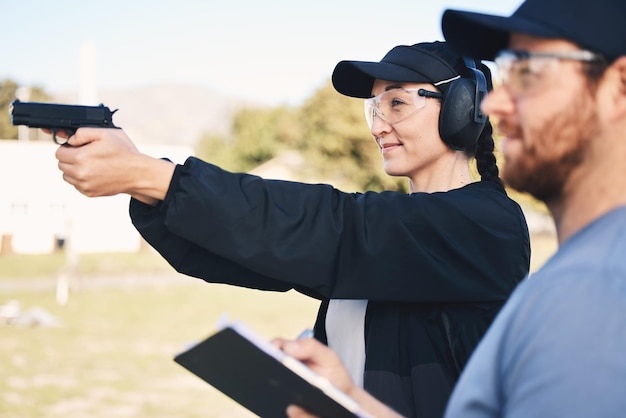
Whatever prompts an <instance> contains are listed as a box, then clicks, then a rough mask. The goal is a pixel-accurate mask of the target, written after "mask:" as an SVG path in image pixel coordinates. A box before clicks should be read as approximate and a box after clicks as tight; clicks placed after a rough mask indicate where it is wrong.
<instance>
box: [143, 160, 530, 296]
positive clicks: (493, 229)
mask: <svg viewBox="0 0 626 418" xmlns="http://www.w3.org/2000/svg"><path fill="white" fill-rule="evenodd" d="M481 183H486V182H481ZM477 184H478V183H477ZM498 188H499V189H498ZM131 216H132V217H133V222H134V224H135V226H136V227H137V228H138V229H139V230H140V232H142V234H144V237H146V239H147V240H148V242H149V243H150V244H151V245H153V246H154V247H155V248H156V249H157V250H158V251H159V252H160V253H161V254H162V255H163V256H164V257H165V258H166V259H168V261H170V263H172V265H174V266H175V267H176V268H177V270H179V271H181V272H183V273H185V274H190V275H196V276H202V277H203V278H204V279H205V280H209V281H212V280H213V279H212V278H211V277H205V276H206V274H207V271H211V270H212V269H213V268H215V265H217V266H219V268H221V269H224V268H225V267H224V266H225V265H226V264H228V265H229V267H228V268H229V269H232V271H229V274H231V275H232V277H234V279H233V281H234V282H236V281H237V280H239V279H237V277H240V280H241V283H239V284H240V285H244V286H252V287H258V288H265V287H271V286H270V285H273V286H275V287H281V286H280V285H279V284H278V283H283V284H284V285H285V286H286V287H287V288H291V287H295V288H298V289H304V290H305V292H309V293H312V294H316V295H320V296H322V297H332V298H358V299H370V300H372V299H379V300H401V301H431V302H436V301H455V300H459V301H461V300H462V301H467V300H500V299H501V298H506V296H507V295H508V294H510V291H511V290H512V288H513V287H514V286H515V284H516V283H517V282H518V281H519V280H520V279H521V278H522V277H523V276H524V275H525V273H526V272H527V270H528V260H527V259H528V258H529V250H528V231H527V229H526V224H525V221H524V218H523V215H522V214H521V210H519V207H517V205H515V204H514V203H513V202H512V201H510V200H509V199H508V198H507V197H506V194H505V193H504V190H503V189H502V188H501V187H500V186H497V185H495V184H494V185H493V186H489V187H474V188H467V190H464V189H459V191H456V192H455V193H452V192H446V193H433V194H425V193H416V194H412V195H405V194H402V193H396V192H384V193H365V194H359V193H354V194H351V193H343V192H340V191H338V190H336V189H334V188H332V187H331V186H328V185H321V184H319V185H312V184H302V183H293V182H286V181H272V180H264V179H261V178H259V177H256V176H252V175H248V174H237V173H229V172H227V171H224V170H221V169H220V168H218V167H216V166H213V165H211V164H208V163H205V162H203V161H201V160H198V159H196V158H189V159H188V160H187V161H186V162H185V164H184V165H179V166H177V167H176V170H175V173H174V176H173V178H172V182H171V184H170V188H169V191H168V194H167V196H166V198H165V200H164V201H163V202H162V204H161V205H160V207H159V208H158V209H155V214H153V215H152V216H153V217H154V218H155V219H153V220H152V222H157V223H158V225H159V228H160V230H161V231H162V233H163V234H162V236H161V235H159V234H146V233H145V231H146V229H147V228H146V226H145V225H146V222H147V224H149V223H150V222H151V221H150V220H149V219H150V216H148V217H147V218H148V220H146V219H140V218H143V217H142V216H139V212H138V211H136V210H134V209H133V208H132V207H131ZM524 234H525V235H526V236H525V237H524ZM168 237H170V238H168ZM171 237H176V239H175V241H178V242H179V243H178V244H173V243H171V242H168V241H169V239H171ZM525 245H526V248H524V246H525ZM525 258H526V260H525ZM524 263H526V266H525V267H524V266H523V264H524ZM235 266H236V267H235ZM238 269H241V270H238ZM255 274H256V277H255V276H254V275H255ZM257 279H258V280H259V282H258V283H262V284H260V285H259V286H256V285H255V283H257V282H256V281H257ZM232 284H238V283H232Z"/></svg>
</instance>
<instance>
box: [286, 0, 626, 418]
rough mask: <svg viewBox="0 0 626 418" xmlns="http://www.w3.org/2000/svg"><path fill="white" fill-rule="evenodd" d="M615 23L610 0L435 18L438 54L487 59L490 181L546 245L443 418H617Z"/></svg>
mask: <svg viewBox="0 0 626 418" xmlns="http://www.w3.org/2000/svg"><path fill="white" fill-rule="evenodd" d="M625 17H626V2H624V1H623V0H596V1H589V0H527V1H526V2H524V3H523V4H522V5H521V6H520V7H519V9H518V10H517V11H516V12H515V13H514V14H513V15H512V16H510V17H499V16H490V15H484V14H478V13H470V12H462V11H452V10H448V11H446V12H445V14H444V16H443V23H442V26H443V33H444V35H445V37H446V40H447V41H448V43H449V44H450V45H452V46H453V47H454V48H456V49H457V50H459V52H461V53H463V54H466V55H469V56H472V57H474V58H480V59H485V60H495V62H496V65H497V67H498V73H499V75H500V77H501V86H500V88H497V89H496V90H494V91H493V92H492V93H490V94H489V95H488V96H487V97H486V98H485V100H484V101H483V104H482V107H483V111H484V112H485V113H487V114H489V115H490V116H491V117H492V119H494V120H497V121H498V128H499V130H500V132H501V133H502V134H503V135H504V136H505V138H504V140H503V142H502V148H501V150H502V153H503V155H504V158H505V164H504V170H503V178H504V180H505V182H506V183H507V184H508V185H509V186H510V187H513V188H515V189H517V190H520V191H523V192H528V193H530V194H532V195H533V196H535V197H536V198H538V199H540V200H542V201H543V202H545V203H546V205H547V207H548V208H549V210H550V212H551V215H552V217H553V218H554V222H555V225H556V229H557V234H558V240H559V245H560V248H559V251H558V252H557V253H556V254H555V255H554V256H553V257H552V258H551V259H550V260H549V261H548V262H547V263H546V264H545V265H544V266H543V267H542V268H541V270H540V271H538V272H536V273H535V274H533V276H532V277H531V278H530V279H529V280H526V281H525V282H523V283H522V284H521V285H520V286H518V288H517V289H516V291H515V292H514V293H513V295H512V296H511V298H510V299H509V301H508V302H507V304H506V305H505V307H504V308H503V309H502V311H501V312H500V313H499V315H498V317H497V318H496V320H495V322H494V323H493V324H492V326H491V327H490V329H489V331H488V332H487V334H486V335H485V337H484V338H483V340H482V342H481V343H480V344H479V346H478V348H477V349H476V351H475V352H474V354H473V356H472V358H471V359H470V361H469V363H468V365H467V367H466V368H465V370H464V372H463V374H462V375H461V378H460V380H459V382H458V383H457V386H456V388H455V391H454V393H453V395H452V397H451V399H450V402H449V403H448V408H447V412H446V416H447V417H496V416H497V417H500V416H507V417H524V418H526V417H613V416H624V414H626V412H625V411H626V392H625V387H626V386H625V385H626V358H625V357H624V354H623V350H624V347H626V308H625V307H626V24H624V18H625ZM294 344H295V345H296V346H294V345H292V343H289V344H283V345H285V348H286V351H287V352H290V353H292V354H294V355H297V356H299V357H300V358H302V359H303V360H305V361H307V362H309V364H311V365H312V366H314V367H317V366H316V364H315V360H316V359H317V357H316V356H314V355H313V354H312V353H314V352H315V350H312V349H310V347H309V349H308V351H306V352H305V353H304V354H303V353H300V352H299V351H298V350H301V349H303V348H302V347H299V346H297V344H299V343H298V342H296V343H294ZM305 348H306V347H305ZM320 350H322V351H323V349H320ZM325 355H328V353H326V354H325ZM319 361H320V362H321V361H322V359H319ZM343 388H344V390H348V391H349V392H350V391H351V389H350V385H347V386H346V385H345V382H344V386H343ZM359 396H361V395H359ZM301 412H302V411H298V410H294V409H293V408H292V409H291V410H290V413H291V414H292V415H291V416H293V417H296V416H305V415H300V414H301ZM381 416H383V415H381Z"/></svg>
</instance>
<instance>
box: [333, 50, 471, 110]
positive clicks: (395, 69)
mask: <svg viewBox="0 0 626 418" xmlns="http://www.w3.org/2000/svg"><path fill="white" fill-rule="evenodd" d="M442 50H448V51H450V52H451V53H452V54H453V55H454V56H457V55H456V53H454V52H453V51H452V49H450V47H449V46H448V45H447V44H446V43H445V42H440V41H436V42H424V43H419V44H415V45H399V46H396V47H394V48H393V49H392V50H391V51H389V52H388V53H387V54H386V55H385V56H384V57H383V59H381V60H380V61H379V62H372V61H341V62H339V63H338V64H337V65H336V66H335V69H334V70H333V75H332V83H333V86H334V87H335V90H337V91H338V92H339V93H341V94H344V95H346V96H350V97H360V98H363V99H365V98H368V97H372V87H373V85H374V81H375V80H376V79H382V80H387V81H397V82H401V83H429V84H434V85H435V86H437V87H438V88H440V89H441V90H442V91H443V92H444V94H445V91H446V87H447V84H448V82H449V81H452V80H454V79H456V78H459V77H460V75H459V73H458V71H456V70H455V69H454V68H453V67H452V65H451V64H449V63H448V62H446V61H445V60H444V59H443V58H441V57H439V56H438V55H436V54H437V52H441V51H442Z"/></svg>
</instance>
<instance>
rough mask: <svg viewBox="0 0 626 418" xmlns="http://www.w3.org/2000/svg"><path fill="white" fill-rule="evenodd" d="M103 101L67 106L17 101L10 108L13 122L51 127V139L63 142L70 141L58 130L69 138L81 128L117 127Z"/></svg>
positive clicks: (111, 113)
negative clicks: (97, 104)
mask: <svg viewBox="0 0 626 418" xmlns="http://www.w3.org/2000/svg"><path fill="white" fill-rule="evenodd" d="M115 112H117V109H115V110H114V111H111V109H109V108H108V107H106V106H105V105H103V104H100V105H99V106H80V105H64V104H55V103H37V102H20V101H19V100H14V101H13V102H12V103H11V106H10V107H9V114H10V115H11V124H13V125H15V126H17V125H26V126H28V127H30V128H43V129H49V130H50V131H51V132H52V139H53V140H54V142H56V143H57V144H59V145H64V144H65V143H66V142H67V140H61V141H60V140H59V139H58V138H57V136H56V133H57V132H58V131H65V132H66V133H67V134H68V138H69V137H70V136H72V135H74V133H76V131H77V130H78V128H82V127H92V128H116V129H119V127H118V126H115V125H114V124H113V114H114V113H115Z"/></svg>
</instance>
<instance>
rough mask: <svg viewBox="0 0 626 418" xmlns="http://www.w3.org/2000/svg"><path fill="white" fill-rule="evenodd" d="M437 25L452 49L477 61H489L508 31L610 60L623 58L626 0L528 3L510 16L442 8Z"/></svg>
mask: <svg viewBox="0 0 626 418" xmlns="http://www.w3.org/2000/svg"><path fill="white" fill-rule="evenodd" d="M441 26H442V31H443V34H444V37H445V39H446V41H447V42H448V43H449V44H450V46H451V47H452V48H454V49H456V50H457V51H459V52H460V53H462V54H464V55H468V56H471V57H473V58H476V59H484V60H493V59H494V57H495V56H496V54H497V53H498V52H499V51H500V50H502V49H505V48H507V45H508V42H509V37H510V34H511V33H512V32H515V33H522V34H526V35H531V36H537V37H544V38H556V39H565V40H568V41H570V42H574V43H575V44H577V45H578V46H580V47H581V48H584V49H588V50H590V51H593V52H596V53H601V54H602V55H603V56H604V57H605V58H606V59H607V60H608V61H609V62H611V61H613V60H615V59H616V58H618V57H620V56H622V55H626V0H593V1H591V0H527V1H525V2H524V3H522V4H521V5H520V6H519V8H518V9H517V10H516V11H515V12H514V13H513V14H512V15H511V16H509V17H504V16H495V15H489V14H482V13H474V12H467V11H460V10H446V11H445V12H444V14H443V18H442V22H441Z"/></svg>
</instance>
